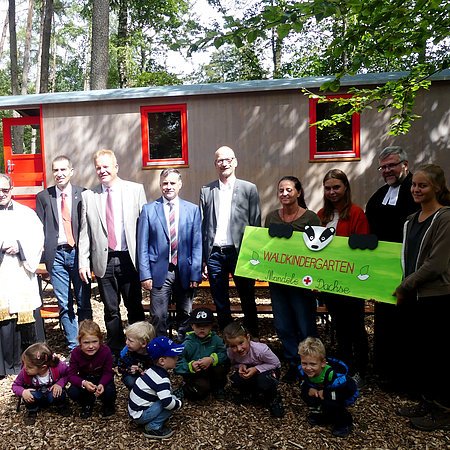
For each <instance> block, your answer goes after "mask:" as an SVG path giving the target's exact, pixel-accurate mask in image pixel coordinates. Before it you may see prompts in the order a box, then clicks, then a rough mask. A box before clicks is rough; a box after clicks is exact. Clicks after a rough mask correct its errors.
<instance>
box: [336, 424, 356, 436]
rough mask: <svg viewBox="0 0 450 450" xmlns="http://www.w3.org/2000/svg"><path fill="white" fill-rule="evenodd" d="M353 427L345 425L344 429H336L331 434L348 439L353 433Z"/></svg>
mask: <svg viewBox="0 0 450 450" xmlns="http://www.w3.org/2000/svg"><path fill="white" fill-rule="evenodd" d="M352 429H353V427H352V426H351V425H344V426H343V427H334V428H333V430H332V431H331V434H332V435H333V436H336V437H340V438H346V437H347V436H348V435H349V434H350V433H351V432H352Z"/></svg>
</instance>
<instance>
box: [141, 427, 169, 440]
mask: <svg viewBox="0 0 450 450" xmlns="http://www.w3.org/2000/svg"><path fill="white" fill-rule="evenodd" d="M172 434H173V430H172V429H170V428H168V427H162V428H160V429H159V430H145V431H144V436H145V437H147V438H149V439H167V438H170V436H172Z"/></svg>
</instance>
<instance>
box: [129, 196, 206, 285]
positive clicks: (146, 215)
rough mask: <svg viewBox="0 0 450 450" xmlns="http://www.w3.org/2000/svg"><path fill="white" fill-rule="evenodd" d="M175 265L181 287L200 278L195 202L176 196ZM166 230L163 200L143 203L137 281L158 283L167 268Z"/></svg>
mask: <svg viewBox="0 0 450 450" xmlns="http://www.w3.org/2000/svg"><path fill="white" fill-rule="evenodd" d="M179 201H180V209H179V214H180V217H179V218H178V269H179V272H180V280H181V285H182V287H183V289H188V288H189V283H190V282H191V281H197V282H200V281H201V280H202V235H201V216H200V209H199V207H198V206H197V205H194V204H193V203H190V202H187V201H185V200H182V199H181V198H180V199H179ZM169 247H170V234H169V230H168V227H167V220H166V216H165V215H164V201H163V198H162V197H160V198H159V199H158V200H156V201H154V202H152V203H148V204H147V205H144V207H143V208H142V212H141V215H140V217H139V225H138V260H139V276H140V279H141V281H144V280H149V279H152V281H153V287H157V288H159V287H161V286H162V285H163V284H164V281H165V280H166V278H167V272H168V268H169Z"/></svg>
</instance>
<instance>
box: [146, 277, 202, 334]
mask: <svg viewBox="0 0 450 450" xmlns="http://www.w3.org/2000/svg"><path fill="white" fill-rule="evenodd" d="M150 298H151V302H150V315H151V316H152V324H153V326H154V327H155V330H156V335H157V336H167V330H168V326H169V324H168V323H167V317H168V308H169V303H170V302H171V301H172V302H173V303H175V305H176V313H177V314H176V327H177V331H178V339H179V340H181V341H182V340H184V336H185V334H186V331H187V330H188V329H189V328H190V326H189V314H190V313H191V311H192V301H193V299H194V289H191V288H188V289H183V286H181V281H180V274H179V271H178V268H173V270H172V271H169V272H167V278H166V280H165V281H164V284H163V285H162V286H161V287H159V288H156V287H153V288H152V290H151V292H150Z"/></svg>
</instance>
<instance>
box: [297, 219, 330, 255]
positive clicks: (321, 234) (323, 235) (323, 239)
mask: <svg viewBox="0 0 450 450" xmlns="http://www.w3.org/2000/svg"><path fill="white" fill-rule="evenodd" d="M335 234H336V229H335V228H333V227H329V228H325V227H319V226H310V225H306V227H305V231H304V233H303V240H304V241H305V244H306V246H307V247H308V248H309V249H310V250H312V251H313V252H318V251H320V250H322V249H324V248H325V247H326V246H327V245H328V244H329V243H330V242H331V241H332V240H333V237H334V235H335Z"/></svg>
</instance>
